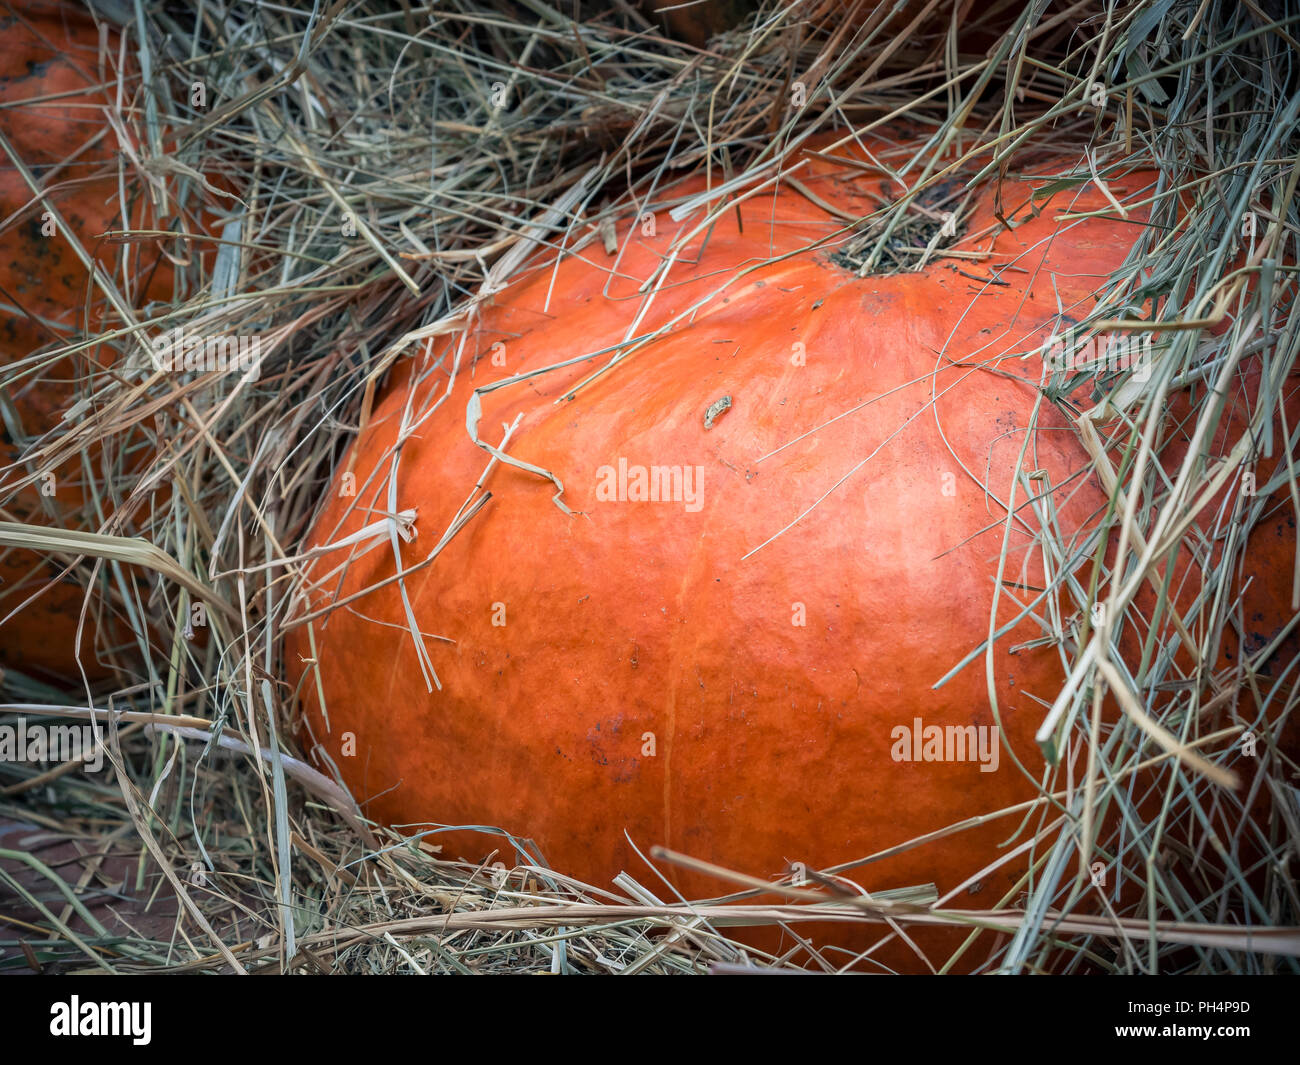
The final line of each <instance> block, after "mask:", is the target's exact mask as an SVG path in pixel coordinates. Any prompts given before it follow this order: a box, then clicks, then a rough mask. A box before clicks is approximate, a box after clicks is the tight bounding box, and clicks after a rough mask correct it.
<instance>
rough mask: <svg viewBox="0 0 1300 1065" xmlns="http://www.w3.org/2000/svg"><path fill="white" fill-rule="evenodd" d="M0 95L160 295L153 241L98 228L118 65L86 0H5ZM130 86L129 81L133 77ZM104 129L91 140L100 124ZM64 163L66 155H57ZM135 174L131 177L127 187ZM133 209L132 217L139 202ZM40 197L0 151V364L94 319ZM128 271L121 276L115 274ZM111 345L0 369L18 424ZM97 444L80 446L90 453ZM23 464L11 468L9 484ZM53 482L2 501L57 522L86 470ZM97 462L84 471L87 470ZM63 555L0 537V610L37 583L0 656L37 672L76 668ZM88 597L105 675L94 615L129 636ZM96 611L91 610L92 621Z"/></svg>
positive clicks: (96, 669)
mask: <svg viewBox="0 0 1300 1065" xmlns="http://www.w3.org/2000/svg"><path fill="white" fill-rule="evenodd" d="M0 35H3V40H4V48H3V49H0V101H2V102H4V103H6V104H10V105H13V104H18V106H9V107H5V108H0V132H2V133H3V134H4V136H5V138H6V139H7V140H8V141H9V142H10V143H11V144H12V145H13V146H14V149H15V151H16V152H17V154H18V155H19V157H20V158H21V159H22V160H23V161H24V163H25V164H26V165H27V166H28V168H29V169H31V170H32V172H33V175H34V177H35V178H36V179H37V181H38V182H39V183H40V184H41V186H42V188H43V189H44V190H45V192H46V195H47V201H48V202H49V203H50V204H52V205H53V207H54V208H55V210H56V211H57V212H58V214H59V215H60V216H61V217H62V219H63V221H64V222H65V223H66V224H67V226H68V227H69V228H70V229H71V230H72V231H73V232H74V233H75V234H76V235H77V237H78V239H79V240H80V242H81V244H82V247H83V248H85V249H86V251H87V252H88V253H89V254H90V255H91V257H92V258H93V259H94V261H95V262H96V263H97V264H98V265H99V266H101V267H102V268H103V269H104V271H105V272H106V273H107V274H108V275H109V276H111V277H113V279H114V282H115V283H116V284H117V285H118V287H119V290H120V291H121V292H122V294H123V296H124V298H126V299H127V300H129V301H130V302H132V304H133V305H134V306H136V307H141V306H143V305H145V304H146V303H147V302H148V301H149V300H151V299H166V298H169V297H170V294H171V290H172V270H171V266H170V264H169V263H168V262H167V260H166V259H165V257H163V255H162V254H161V252H160V251H159V250H158V249H157V248H156V247H154V246H152V245H149V244H145V245H133V246H131V247H129V248H128V249H127V250H126V257H125V260H123V254H124V251H123V248H122V247H121V246H119V245H116V244H112V243H109V242H106V241H104V240H102V239H101V238H102V235H103V234H104V233H107V232H109V231H112V230H121V229H123V228H124V226H123V221H122V219H123V213H124V209H123V205H122V203H121V187H120V185H119V180H118V175H117V168H116V166H115V165H113V164H114V161H115V160H116V157H117V150H118V143H117V138H116V136H115V134H114V132H113V131H112V130H111V129H106V126H107V123H106V120H105V117H104V109H105V108H107V107H109V106H110V105H111V103H112V97H111V95H110V94H111V93H115V91H116V84H115V83H116V69H115V67H114V66H111V65H110V66H105V67H104V69H103V71H102V75H103V77H104V79H105V82H106V85H101V82H100V78H101V69H100V62H101V56H100V35H99V29H98V27H97V25H96V23H95V22H94V20H93V19H92V18H91V16H90V15H89V13H88V12H87V10H86V9H85V8H83V7H80V6H76V5H69V4H59V3H41V2H32V3H25V4H22V5H18V6H17V8H16V9H11V12H10V14H8V15H7V17H5V18H3V19H0ZM116 41H117V37H116V34H113V33H110V34H109V35H108V38H107V46H108V49H109V51H108V53H107V56H108V57H110V58H111V59H112V61H113V62H114V63H115V62H116V60H117V58H118V53H117V50H116ZM127 82H128V85H127V88H128V93H129V92H131V91H133V89H132V84H133V83H132V82H131V79H130V77H128V79H127ZM101 133H102V134H103V135H102V136H100V137H99V138H98V139H97V140H96V139H95V138H96V135H97V134H101ZM65 163H66V165H64V164H65ZM131 187H132V183H131V182H130V181H129V180H128V182H127V188H128V190H130V189H131ZM130 210H131V212H132V217H133V219H134V220H135V221H136V223H137V224H139V223H140V222H141V221H142V220H143V218H144V205H143V203H142V202H139V201H137V202H134V203H133V204H132V205H131V207H130ZM45 212H46V207H45V204H44V203H42V202H41V201H40V200H37V199H36V198H35V196H34V194H33V193H32V191H31V187H30V186H29V185H28V183H27V181H26V180H25V179H24V178H23V177H22V175H21V174H20V173H19V172H18V170H17V168H16V167H14V166H13V165H11V164H10V163H9V161H8V160H6V161H5V166H4V167H3V168H0V223H3V227H2V228H0V256H2V258H0V264H2V271H0V299H2V300H3V301H4V302H5V303H7V304H9V305H11V306H13V307H16V308H17V313H11V314H10V315H8V316H7V320H6V323H5V329H4V331H3V333H2V334H0V364H4V365H8V364H11V363H14V362H16V361H18V360H22V359H27V358H29V357H30V356H32V355H33V354H34V353H36V352H39V351H41V350H42V349H46V348H49V347H51V346H54V345H56V344H63V343H67V342H68V341H69V340H70V339H71V338H72V337H73V336H75V335H78V334H81V333H83V332H87V331H88V332H90V333H93V332H94V331H95V330H96V329H97V328H99V327H100V325H101V323H102V322H103V321H104V314H105V306H104V297H103V294H102V292H101V291H100V290H99V289H98V287H96V286H94V285H92V284H91V281H90V275H89V272H88V270H87V269H86V267H85V264H84V263H83V262H82V260H81V259H80V257H79V256H78V255H77V254H76V252H75V250H74V249H73V246H72V244H71V243H70V242H69V240H68V239H67V236H66V234H65V233H64V232H63V231H62V230H61V229H60V228H59V227H58V225H57V224H56V222H55V221H54V219H53V217H51V216H47V215H46V213H45ZM124 274H125V275H127V276H129V277H130V281H129V282H124V281H123V277H124ZM116 357H117V353H116V352H114V351H112V350H108V349H100V350H96V349H91V350H90V351H88V352H85V353H82V354H80V355H78V356H76V357H73V358H67V359H62V360H59V361H58V362H57V363H55V364H54V365H52V366H48V367H46V368H44V369H42V370H41V371H39V372H35V373H33V372H27V373H24V374H23V375H22V376H21V377H15V378H13V379H11V380H10V381H7V382H6V391H7V393H8V399H9V400H10V402H11V404H12V406H11V407H10V414H11V416H13V417H14V418H16V419H17V422H18V424H17V426H16V428H18V429H19V430H20V431H21V433H22V434H23V435H24V436H26V437H28V438H34V437H38V436H40V435H41V434H43V433H45V432H47V431H48V430H50V429H51V428H53V427H55V426H56V425H57V424H58V422H59V420H60V418H61V417H62V415H63V412H64V411H65V410H66V409H67V408H68V407H69V406H70V405H71V404H72V402H73V400H74V399H75V397H76V395H77V392H78V389H77V381H78V379H79V378H80V377H83V376H84V375H85V374H86V373H87V371H88V369H89V368H90V367H91V366H92V365H93V364H92V363H91V362H90V360H92V359H94V360H97V361H98V362H100V363H101V364H107V363H109V362H111V361H112V360H113V359H115V358H116ZM9 429H10V426H8V425H6V426H5V433H4V438H3V444H2V446H0V464H3V465H5V466H10V464H12V463H13V462H14V461H15V459H17V458H18V456H19V455H20V454H21V453H22V448H21V447H20V445H19V442H18V441H16V440H14V439H13V437H12V436H11V435H10V431H9ZM97 455H98V449H90V451H89V452H88V453H87V457H88V458H89V460H90V461H91V464H92V467H93V463H94V461H95V460H96V457H97ZM26 473H27V470H26V469H25V468H10V469H9V470H8V472H7V473H6V474H5V476H4V477H3V479H2V480H3V483H4V484H5V485H6V486H8V485H10V484H12V483H14V482H15V481H17V480H19V479H20V478H21V477H22V476H24V475H25V474H26ZM54 474H55V479H54V481H53V482H45V483H44V484H41V485H39V486H36V487H28V488H25V489H23V490H21V491H20V492H18V493H17V494H14V495H6V498H5V507H6V509H7V510H8V512H9V514H8V515H6V516H7V517H8V516H9V515H12V516H14V517H17V518H18V519H20V520H24V521H32V522H40V523H51V522H53V523H61V524H67V523H68V522H69V521H70V520H71V519H70V518H69V516H70V515H74V514H75V513H76V511H77V509H78V508H79V507H80V506H81V505H82V503H83V501H84V499H85V491H84V479H85V477H86V476H87V473H86V471H85V470H84V469H83V467H82V465H81V463H80V462H69V463H67V464H65V465H63V466H62V467H60V468H59V469H57V470H55V471H54ZM92 476H93V474H92ZM62 569H63V567H62V565H61V564H58V563H55V562H53V561H50V560H47V559H44V558H42V557H41V556H38V555H37V554H35V553H33V552H30V551H22V550H17V549H6V548H0V620H3V619H4V618H5V617H7V616H8V615H9V614H10V612H11V611H13V610H14V609H15V608H17V607H19V606H20V605H21V604H23V603H24V602H25V601H26V600H27V599H28V598H29V597H30V596H32V595H33V594H34V593H37V592H40V593H41V595H40V597H39V598H38V599H36V600H35V601H34V602H32V603H31V604H30V605H29V606H27V607H26V608H24V609H23V610H22V611H21V612H19V613H18V614H16V615H14V616H13V617H12V618H10V619H9V620H8V621H7V622H6V623H5V624H4V625H3V626H2V627H0V665H2V666H4V667H7V668H15V669H18V670H21V671H22V672H24V673H26V674H29V675H31V676H34V677H36V678H37V679H41V680H46V681H57V680H58V679H59V678H63V677H69V676H71V677H76V676H77V675H78V670H77V660H76V659H75V658H74V655H73V648H74V644H75V637H76V630H77V624H78V617H79V615H80V614H81V612H82V607H83V602H84V600H85V590H84V589H83V587H82V586H81V584H80V582H79V581H78V580H76V578H74V577H72V576H71V575H69V576H65V577H64V578H63V579H62V580H58V579H57V578H58V575H59V574H60V573H61V571H62ZM102 610H103V604H102V603H94V602H92V608H91V610H90V612H89V613H88V616H87V626H86V629H85V631H84V632H83V635H82V641H81V655H80V662H81V664H82V665H83V666H84V667H85V668H86V670H87V673H88V675H89V677H90V678H91V679H96V678H100V677H103V676H106V675H107V670H106V669H105V668H104V667H103V666H102V665H100V664H99V663H98V662H97V661H96V659H95V656H94V654H93V649H94V647H95V646H96V643H97V642H99V641H98V637H97V635H96V633H97V629H98V630H101V631H102V632H103V633H104V634H105V635H107V636H109V637H110V638H111V639H112V640H113V641H115V642H119V641H125V640H128V639H130V634H129V632H127V631H126V629H125V627H124V626H122V625H121V624H117V623H111V622H109V621H108V619H107V618H106V617H105V616H104V614H103V613H102ZM97 616H98V622H99V624H97Z"/></svg>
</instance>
